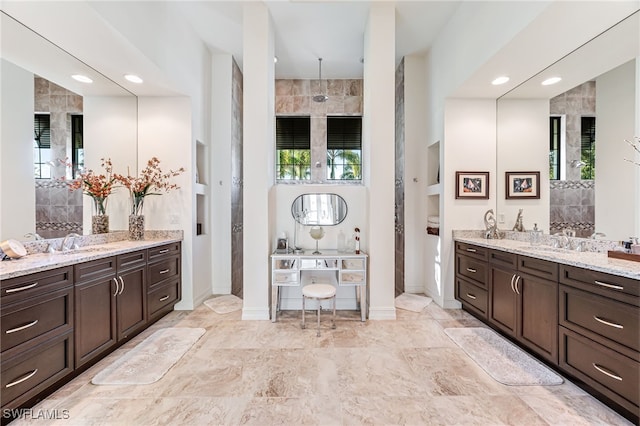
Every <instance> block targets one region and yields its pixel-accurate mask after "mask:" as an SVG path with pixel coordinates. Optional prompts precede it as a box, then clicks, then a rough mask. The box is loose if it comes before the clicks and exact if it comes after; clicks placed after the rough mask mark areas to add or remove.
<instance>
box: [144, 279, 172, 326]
mask: <svg viewBox="0 0 640 426" xmlns="http://www.w3.org/2000/svg"><path fill="white" fill-rule="evenodd" d="M179 300H180V280H179V279H178V280H173V281H171V282H170V283H169V284H166V285H163V286H159V287H158V288H156V289H154V290H153V291H150V292H149V294H148V295H147V306H148V309H149V317H151V316H152V315H153V314H154V313H156V312H157V311H159V310H160V309H162V308H164V307H166V306H168V305H174V304H176V303H177V302H178V301H179Z"/></svg>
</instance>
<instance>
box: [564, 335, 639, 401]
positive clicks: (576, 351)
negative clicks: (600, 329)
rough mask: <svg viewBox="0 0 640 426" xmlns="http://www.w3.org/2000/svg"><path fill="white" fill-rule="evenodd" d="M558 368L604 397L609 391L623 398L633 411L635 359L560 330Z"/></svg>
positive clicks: (635, 382) (636, 365)
mask: <svg viewBox="0 0 640 426" xmlns="http://www.w3.org/2000/svg"><path fill="white" fill-rule="evenodd" d="M560 367H561V368H563V369H566V370H567V371H568V372H569V373H571V374H574V375H575V376H577V377H578V378H580V379H581V380H584V381H585V382H586V383H587V384H589V385H591V386H593V387H594V388H595V389H597V390H599V391H603V393H605V395H607V396H611V395H610V392H613V393H614V394H615V395H617V396H619V397H622V398H624V399H625V400H627V401H629V402H630V403H631V404H633V405H634V406H635V407H636V410H637V406H638V394H639V392H640V387H639V386H638V383H639V382H638V380H640V364H639V363H638V361H637V360H633V359H631V358H628V357H626V356H624V355H622V354H620V353H618V352H615V351H613V350H611V349H608V348H606V347H604V346H602V345H600V344H598V343H596V342H594V341H592V340H590V339H587V338H586V337H584V336H581V335H579V334H577V333H574V332H572V331H570V330H567V329H565V328H564V327H560ZM607 391H610V392H607ZM614 397H615V396H614ZM614 400H615V399H614ZM628 405H629V404H627V406H628Z"/></svg>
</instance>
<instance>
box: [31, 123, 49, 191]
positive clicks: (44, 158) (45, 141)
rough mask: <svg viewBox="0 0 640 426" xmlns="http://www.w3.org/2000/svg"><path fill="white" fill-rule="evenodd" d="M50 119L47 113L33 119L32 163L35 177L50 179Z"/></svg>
mask: <svg viewBox="0 0 640 426" xmlns="http://www.w3.org/2000/svg"><path fill="white" fill-rule="evenodd" d="M50 162H51V120H50V117H49V114H35V115H34V119H33V165H34V173H35V177H36V179H51V165H50Z"/></svg>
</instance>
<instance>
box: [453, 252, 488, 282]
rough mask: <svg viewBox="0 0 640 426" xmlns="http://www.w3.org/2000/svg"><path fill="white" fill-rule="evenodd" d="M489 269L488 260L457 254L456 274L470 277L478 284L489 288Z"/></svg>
mask: <svg viewBox="0 0 640 426" xmlns="http://www.w3.org/2000/svg"><path fill="white" fill-rule="evenodd" d="M488 271H489V268H488V265H487V262H483V261H480V260H476V259H472V258H470V257H467V256H461V255H459V254H458V255H456V275H461V276H463V277H466V278H469V279H471V280H473V282H475V283H477V285H479V286H481V287H484V288H487V281H488Z"/></svg>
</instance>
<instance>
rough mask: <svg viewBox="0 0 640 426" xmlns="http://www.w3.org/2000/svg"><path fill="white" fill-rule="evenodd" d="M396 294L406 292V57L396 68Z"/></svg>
mask: <svg viewBox="0 0 640 426" xmlns="http://www.w3.org/2000/svg"><path fill="white" fill-rule="evenodd" d="M395 231H396V234H395V235H396V236H395V265H396V269H395V295H396V296H399V295H400V294H402V293H404V59H402V61H400V65H398V68H397V69H396V140H395Z"/></svg>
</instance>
